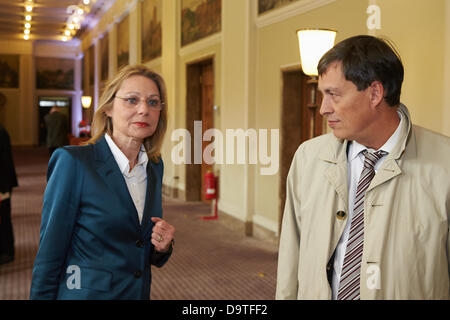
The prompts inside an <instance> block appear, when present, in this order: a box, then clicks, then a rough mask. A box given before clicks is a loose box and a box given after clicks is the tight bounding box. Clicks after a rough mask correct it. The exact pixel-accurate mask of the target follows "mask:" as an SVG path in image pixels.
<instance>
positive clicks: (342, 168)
mask: <svg viewBox="0 0 450 320" xmlns="http://www.w3.org/2000/svg"><path fill="white" fill-rule="evenodd" d="M398 111H399V112H401V113H402V115H403V116H404V120H405V121H404V122H403V124H402V127H401V128H400V138H399V140H398V142H397V144H396V146H395V147H394V149H393V150H392V152H391V153H390V154H389V155H388V156H387V158H386V160H385V161H384V163H383V165H382V166H381V167H380V170H379V171H378V173H377V175H376V176H375V177H374V180H373V181H372V183H371V185H370V187H369V189H368V191H369V190H370V189H373V188H375V187H376V186H378V185H380V184H382V183H384V182H386V181H388V180H390V179H392V178H393V177H395V176H397V175H399V174H400V173H401V169H400V165H399V163H400V162H401V161H400V157H401V156H402V154H403V153H404V152H405V150H406V145H408V150H407V152H408V157H415V155H416V146H415V139H414V135H413V134H412V130H411V128H412V124H411V117H410V114H409V112H408V109H407V108H406V106H405V105H403V104H400V105H399V107H398ZM348 143H349V141H348V140H343V139H338V138H336V137H335V136H334V135H333V134H332V133H330V139H329V140H328V146H327V147H326V148H322V149H321V150H320V151H319V154H318V156H319V159H320V160H322V161H325V162H328V163H331V164H334V166H330V167H329V168H328V170H327V171H326V173H325V175H326V177H327V179H328V180H329V181H330V183H331V184H332V185H333V186H334V188H335V189H336V192H337V193H338V194H339V195H340V197H341V198H342V200H344V202H345V203H347V201H348V186H347V170H348V167H347V146H348Z"/></svg>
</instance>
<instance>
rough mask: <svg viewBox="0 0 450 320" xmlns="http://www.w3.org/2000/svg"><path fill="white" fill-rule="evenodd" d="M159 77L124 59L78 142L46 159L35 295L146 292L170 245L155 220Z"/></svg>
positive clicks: (163, 107)
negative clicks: (81, 142)
mask: <svg viewBox="0 0 450 320" xmlns="http://www.w3.org/2000/svg"><path fill="white" fill-rule="evenodd" d="M166 102H167V96H166V88H165V84H164V80H163V79H162V77H161V76H160V75H158V74H157V73H155V72H153V71H151V70H150V69H148V68H147V67H145V66H127V67H125V68H123V69H121V70H120V71H119V73H118V74H117V75H116V76H115V77H114V78H113V79H111V81H109V82H108V83H107V85H106V87H105V89H104V92H103V94H102V97H101V98H100V102H99V107H98V109H97V111H96V112H95V115H94V120H93V123H92V127H91V131H92V138H91V139H90V140H89V141H88V144H87V145H85V146H70V147H64V148H60V149H58V150H57V151H56V152H55V153H54V155H53V156H52V158H51V159H50V162H49V167H48V174H47V178H48V184H47V188H46V190H45V194H44V205H43V209H42V222H41V234H40V243H39V250H38V253H37V256H36V260H35V262H34V268H33V279H32V284H31V294H30V297H31V298H32V299H149V297H150V285H151V265H155V266H157V267H161V266H162V265H164V264H165V263H166V262H167V260H168V259H169V257H170V255H171V253H172V249H173V236H174V232H175V228H174V227H173V226H172V225H170V224H169V223H167V222H166V221H164V220H162V203H161V202H162V199H161V198H162V197H161V188H162V177H163V171H164V167H163V161H162V159H161V155H160V149H161V145H162V142H163V138H164V134H165V132H166V128H167V104H166Z"/></svg>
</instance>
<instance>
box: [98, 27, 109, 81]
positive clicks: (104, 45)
mask: <svg viewBox="0 0 450 320" xmlns="http://www.w3.org/2000/svg"><path fill="white" fill-rule="evenodd" d="M100 59H101V61H100V81H106V80H108V68H109V35H108V33H105V35H104V36H103V38H101V39H100Z"/></svg>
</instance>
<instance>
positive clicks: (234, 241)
mask: <svg viewBox="0 0 450 320" xmlns="http://www.w3.org/2000/svg"><path fill="white" fill-rule="evenodd" d="M13 151H14V161H15V165H16V171H17V175H18V179H19V187H18V188H16V189H14V193H13V197H12V221H13V227H14V235H15V250H16V256H15V260H14V261H13V262H11V263H7V264H3V265H0V300H24V299H28V296H29V288H30V284H31V273H32V268H33V261H34V257H35V255H36V252H37V249H38V245H39V227H40V210H41V207H42V197H43V193H44V190H45V184H46V177H45V174H46V169H47V161H48V156H47V149H45V148H32V147H16V148H14V150H13ZM163 210H164V218H165V219H166V220H167V221H168V222H169V223H171V224H173V225H174V226H175V228H176V235H175V241H176V243H175V249H174V253H173V255H172V257H171V259H170V260H169V262H168V263H167V264H166V265H165V266H164V267H163V268H161V269H158V268H153V269H152V274H153V281H152V290H151V299H154V300H272V299H274V297H275V286H276V261H277V247H276V246H275V245H273V244H272V243H269V242H264V241H261V240H257V239H254V238H249V237H245V236H244V235H242V234H241V233H238V232H236V231H233V230H232V229H231V228H228V227H227V226H225V225H224V224H223V223H221V222H219V221H205V220H202V219H201V217H202V216H205V215H209V214H210V207H209V206H208V205H205V204H203V203H185V202H180V201H175V200H171V199H164V201H163ZM219 219H220V217H219Z"/></svg>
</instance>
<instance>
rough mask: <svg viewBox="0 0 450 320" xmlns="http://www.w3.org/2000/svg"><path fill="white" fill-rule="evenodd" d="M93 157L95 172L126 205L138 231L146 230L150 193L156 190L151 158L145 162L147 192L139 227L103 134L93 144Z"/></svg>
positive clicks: (125, 185) (125, 186)
mask: <svg viewBox="0 0 450 320" xmlns="http://www.w3.org/2000/svg"><path fill="white" fill-rule="evenodd" d="M94 159H95V161H96V168H97V172H98V173H99V174H100V176H101V177H102V178H103V179H104V180H105V182H106V185H108V186H111V190H113V192H114V193H115V195H116V196H117V197H118V198H119V199H120V202H121V203H123V204H124V205H125V206H126V208H127V214H128V215H130V216H131V219H132V220H133V223H134V224H135V225H136V227H137V228H138V230H139V231H140V232H146V231H147V229H148V226H150V225H151V223H150V222H151V221H150V217H151V214H150V212H151V211H152V210H151V209H152V207H153V197H152V196H151V195H153V194H155V192H156V175H155V168H154V165H155V164H154V163H153V162H152V161H151V160H149V161H148V163H147V192H146V197H145V206H144V216H143V218H142V226H144V227H143V228H142V229H141V224H140V223H139V218H138V213H137V210H136V207H135V205H134V202H133V199H132V198H131V195H130V192H129V191H128V187H127V184H126V182H125V179H124V177H123V175H122V173H121V172H120V169H119V166H118V164H117V162H116V160H115V159H114V156H113V154H112V152H111V150H110V149H109V146H108V143H107V142H106V139H105V137H104V136H103V137H101V138H100V139H99V140H98V141H97V143H95V144H94Z"/></svg>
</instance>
